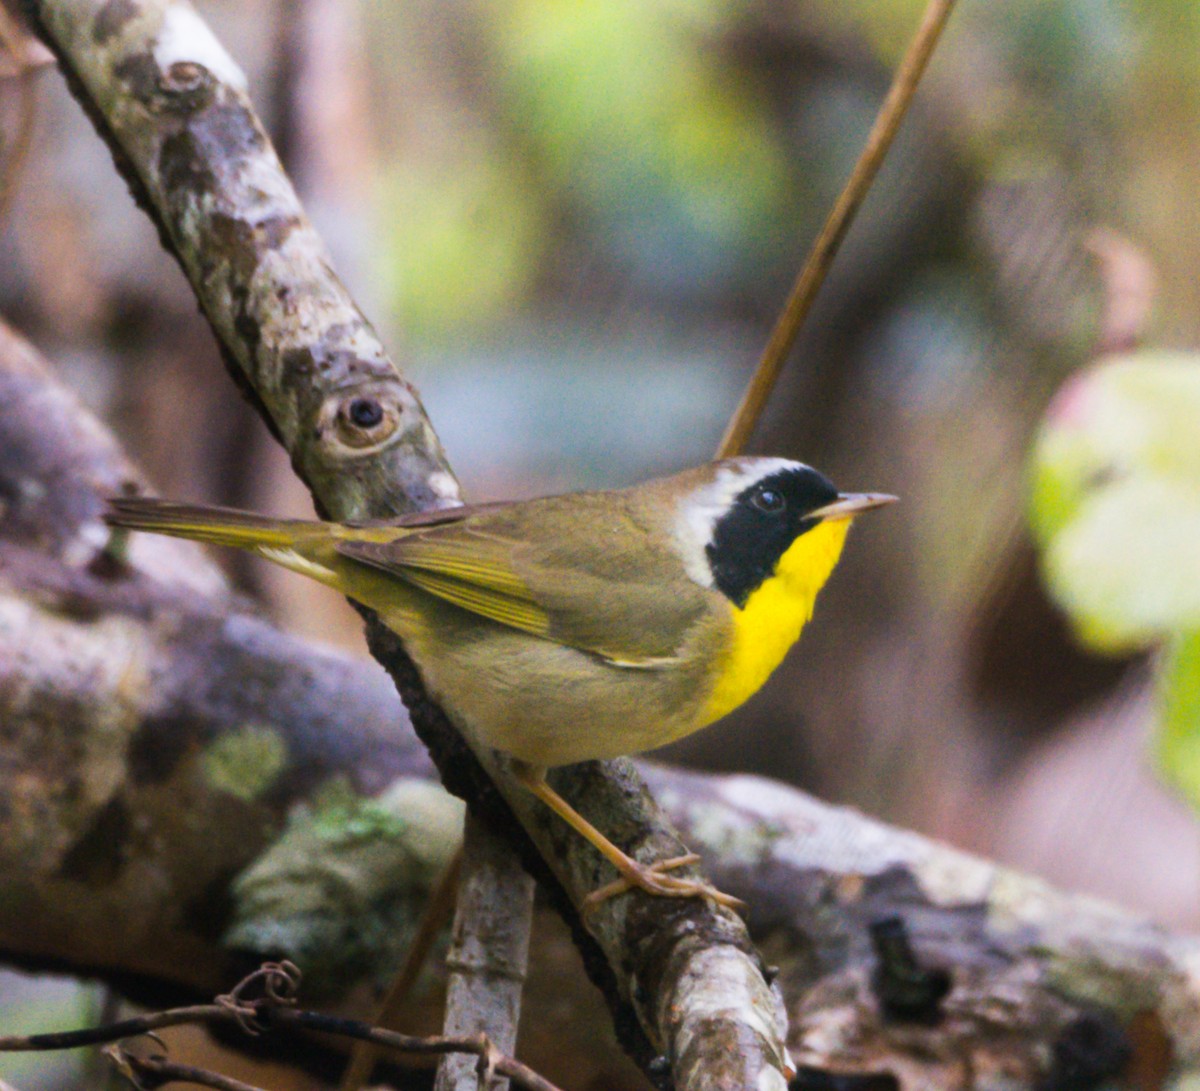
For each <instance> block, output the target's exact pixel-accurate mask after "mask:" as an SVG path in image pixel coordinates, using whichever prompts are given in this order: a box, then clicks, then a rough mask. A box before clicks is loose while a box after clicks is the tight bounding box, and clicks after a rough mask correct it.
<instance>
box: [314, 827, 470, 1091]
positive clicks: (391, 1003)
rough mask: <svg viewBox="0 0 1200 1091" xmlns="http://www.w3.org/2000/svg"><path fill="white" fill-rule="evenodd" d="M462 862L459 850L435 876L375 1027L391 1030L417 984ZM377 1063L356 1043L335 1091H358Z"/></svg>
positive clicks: (371, 1051) (368, 1048)
mask: <svg viewBox="0 0 1200 1091" xmlns="http://www.w3.org/2000/svg"><path fill="white" fill-rule="evenodd" d="M462 859H463V854H462V849H461V848H460V849H459V850H458V851H457V852H456V853H455V854H454V856H453V857H451V859H450V862H449V863H448V864H447V865H446V866H445V867H444V868H443V869H442V873H441V875H439V876H438V879H437V883H436V885H435V886H434V888H433V890H432V891H431V892H430V895H429V900H428V901H427V902H426V903H425V910H424V912H423V913H422V914H421V920H420V923H419V924H418V925H417V932H416V935H415V936H413V940H412V943H411V944H410V945H409V948H408V953H407V954H406V955H405V956H404V965H402V966H401V967H400V972H399V973H398V974H397V975H396V979H395V981H393V982H392V986H391V988H390V989H389V990H388V993H387V995H386V996H385V997H384V998H383V1002H382V1003H381V1004H380V1005H379V1010H378V1011H376V1013H375V1018H374V1019H373V1020H372V1021H373V1022H374V1023H375V1025H376V1026H379V1027H384V1028H387V1029H389V1030H390V1029H392V1026H393V1024H394V1023H395V1021H396V1017H397V1016H398V1015H399V1014H400V1009H401V1008H402V1007H403V1005H404V1002H405V1000H406V999H408V994H409V993H410V992H411V991H412V987H413V985H415V984H416V981H417V976H418V975H419V974H420V972H421V968H422V967H423V966H424V965H425V962H426V961H427V960H428V958H429V952H430V950H431V949H432V948H433V942H434V940H436V939H437V936H438V933H439V932H440V931H441V930H442V929H443V928H444V927H445V925H446V922H447V921H448V920H449V919H450V911H451V909H452V908H453V906H454V898H455V893H456V891H457V890H458V877H459V875H460V874H461V872H462ZM378 1059H379V1047H378V1046H374V1045H372V1044H371V1043H370V1042H356V1043H355V1044H354V1048H353V1049H352V1050H351V1051H350V1061H349V1063H348V1064H347V1065H346V1071H345V1072H343V1073H342V1079H341V1083H339V1084H338V1091H359V1089H360V1088H361V1087H362V1086H363V1084H365V1083H366V1082H367V1080H368V1078H369V1077H370V1075H371V1069H372V1068H374V1067H375V1062H376V1060H378Z"/></svg>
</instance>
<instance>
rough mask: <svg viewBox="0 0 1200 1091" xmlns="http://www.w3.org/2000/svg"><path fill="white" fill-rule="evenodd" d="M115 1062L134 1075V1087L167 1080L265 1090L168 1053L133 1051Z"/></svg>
mask: <svg viewBox="0 0 1200 1091" xmlns="http://www.w3.org/2000/svg"><path fill="white" fill-rule="evenodd" d="M113 1064H115V1065H116V1066H117V1070H118V1071H120V1072H121V1073H122V1075H124V1076H126V1077H127V1078H131V1079H133V1082H134V1086H135V1087H139V1088H141V1087H146V1086H149V1087H161V1086H162V1085H163V1084H166V1083H191V1084H196V1085H197V1086H198V1087H215V1088H216V1089H217V1091H263V1089H262V1088H261V1087H257V1086H255V1085H254V1084H251V1083H243V1082H242V1081H241V1080H235V1079H234V1078H233V1077H232V1076H222V1075H221V1073H219V1072H213V1071H212V1070H211V1069H207V1068H197V1067H196V1066H195V1065H191V1064H177V1063H176V1062H174V1061H168V1060H167V1059H166V1058H165V1057H138V1056H135V1055H134V1054H128V1053H125V1054H123V1055H122V1056H121V1057H120V1058H119V1059H117V1058H114V1059H113ZM141 1076H147V1077H149V1081H147V1083H145V1084H143V1083H142V1082H141V1080H140V1079H136V1077H141Z"/></svg>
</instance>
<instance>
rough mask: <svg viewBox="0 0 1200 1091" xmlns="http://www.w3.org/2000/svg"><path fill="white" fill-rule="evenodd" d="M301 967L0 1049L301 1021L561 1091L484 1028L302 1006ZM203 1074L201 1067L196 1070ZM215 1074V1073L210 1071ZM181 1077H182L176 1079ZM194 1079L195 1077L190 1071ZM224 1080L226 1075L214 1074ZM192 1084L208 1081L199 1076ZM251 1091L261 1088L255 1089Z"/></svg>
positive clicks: (533, 1087)
mask: <svg viewBox="0 0 1200 1091" xmlns="http://www.w3.org/2000/svg"><path fill="white" fill-rule="evenodd" d="M298 985H299V972H298V971H297V970H296V968H295V967H294V966H292V965H291V964H290V963H286V962H285V963H282V964H276V963H266V964H264V965H263V966H262V967H261V968H260V969H258V970H255V971H254V973H252V974H250V975H248V976H247V977H246V978H244V979H243V980H242V981H241V982H239V983H238V985H237V986H236V987H235V988H234V989H233V991H232V992H230V993H229V994H227V995H225V996H219V997H217V999H216V1002H215V1003H213V1004H197V1005H194V1006H192V1007H187V1008H171V1009H168V1010H167V1011H160V1012H151V1013H150V1014H148V1015H143V1016H140V1017H138V1018H135V1019H123V1020H121V1021H120V1022H119V1023H110V1024H109V1025H108V1026H103V1027H86V1028H84V1029H82V1030H71V1031H61V1032H58V1033H54V1034H23V1035H22V1034H14V1035H7V1036H4V1037H0V1053H16V1052H30V1051H46V1050H56V1049H78V1048H79V1047H80V1046H90V1045H99V1044H101V1043H107V1042H121V1041H124V1040H126V1039H129V1038H141V1037H145V1036H147V1035H152V1032H154V1031H155V1030H161V1029H162V1028H164V1027H176V1026H183V1025H184V1024H190V1023H203V1024H208V1023H232V1024H233V1025H235V1026H239V1027H241V1028H242V1030H244V1031H245V1032H246V1033H247V1034H261V1033H266V1032H269V1031H271V1030H273V1029H275V1028H276V1027H281V1026H287V1027H302V1028H304V1029H305V1030H309V1031H314V1032H317V1033H320V1034H328V1035H331V1036H335V1037H341V1038H351V1039H354V1040H356V1041H360V1042H371V1043H374V1044H375V1045H379V1046H382V1047H384V1048H385V1049H393V1050H396V1051H398V1052H401V1053H412V1054H418V1055H425V1056H429V1055H441V1054H445V1053H469V1054H472V1055H473V1056H476V1057H478V1058H479V1067H480V1071H481V1072H482V1073H484V1074H491V1073H493V1072H494V1073H496V1074H497V1075H500V1076H506V1077H508V1078H509V1079H510V1080H512V1081H513V1083H514V1084H516V1085H517V1086H518V1087H521V1088H524V1089H525V1091H560V1089H559V1088H558V1087H556V1086H555V1085H554V1084H552V1083H550V1081H549V1080H546V1079H544V1078H543V1077H541V1076H539V1075H538V1074H537V1073H536V1072H535V1071H534V1070H533V1069H532V1068H530V1067H529V1066H528V1065H525V1064H522V1063H521V1062H520V1061H518V1060H517V1059H516V1058H514V1057H510V1056H508V1055H507V1054H504V1053H501V1052H499V1050H497V1049H496V1048H495V1047H494V1046H493V1045H492V1042H491V1040H490V1039H489V1038H488V1036H487V1035H486V1034H472V1035H445V1034H432V1035H426V1036H417V1035H411V1034H401V1033H399V1032H398V1031H394V1030H382V1029H380V1028H379V1027H373V1026H370V1025H369V1024H367V1023H361V1022H359V1021H358V1020H357V1019H343V1018H340V1017H338V1016H333V1015H323V1014H322V1013H320V1012H315V1011H301V1010H298V1009H296V1008H295V1007H293V1006H292V1005H293V1004H294V1003H295V994H296V989H297V987H298ZM251 990H254V991H261V992H262V993H263V995H261V996H259V997H257V998H255V999H247V997H246V993H247V991H251ZM112 1056H113V1057H114V1059H115V1060H116V1061H117V1063H118V1065H119V1064H121V1063H129V1064H131V1065H133V1064H134V1061H135V1057H136V1055H135V1054H132V1053H129V1052H128V1051H126V1050H123V1049H122V1050H115V1051H114V1052H113V1054H112ZM159 1059H160V1060H162V1058H159ZM195 1071H197V1072H202V1071H203V1070H201V1069H197V1070H195ZM210 1075H212V1074H210ZM176 1078H179V1079H182V1078H184V1077H182V1076H181V1077H176ZM189 1078H190V1077H189ZM214 1078H219V1079H225V1077H215V1076H214ZM193 1082H202V1081H196V1080H193ZM207 1086H211V1087H219V1088H230V1089H234V1091H243V1089H244V1088H246V1086H247V1085H246V1084H238V1083H237V1082H236V1081H232V1082H226V1083H211V1082H210V1083H209V1084H207ZM250 1091H255V1089H253V1088H251V1089H250Z"/></svg>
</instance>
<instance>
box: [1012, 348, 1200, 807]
mask: <svg viewBox="0 0 1200 1091" xmlns="http://www.w3.org/2000/svg"><path fill="white" fill-rule="evenodd" d="M1198 433H1200V357H1197V356H1193V355H1187V354H1183V353H1164V352H1155V353H1139V354H1137V355H1132V356H1127V357H1120V358H1114V359H1110V360H1104V361H1101V362H1100V363H1099V364H1097V365H1096V366H1094V367H1093V368H1091V369H1089V370H1088V371H1086V372H1083V373H1082V374H1080V375H1078V376H1076V377H1075V378H1073V379H1072V380H1071V382H1070V383H1068V384H1067V386H1066V387H1065V388H1064V389H1063V390H1062V391H1061V392H1060V394H1059V395H1058V396H1057V397H1056V398H1055V400H1054V402H1053V403H1052V404H1051V406H1050V409H1049V411H1048V413H1047V415H1046V420H1045V422H1044V423H1043V426H1042V429H1041V433H1040V434H1039V436H1038V438H1037V441H1036V443H1035V445H1034V450H1033V456H1032V460H1031V466H1030V485H1031V488H1030V523H1031V526H1032V528H1033V532H1034V535H1035V537H1036V539H1037V541H1038V544H1039V546H1040V548H1041V561H1042V570H1043V573H1044V575H1045V577H1046V584H1047V586H1048V588H1049V590H1050V593H1051V594H1052V595H1053V597H1054V598H1055V599H1056V600H1057V602H1058V603H1059V605H1061V606H1062V607H1063V609H1064V610H1065V611H1066V612H1067V614H1068V615H1069V616H1070V618H1071V620H1072V623H1073V624H1074V626H1075V630H1076V632H1077V633H1078V635H1079V637H1080V638H1081V640H1083V642H1084V643H1086V644H1087V645H1089V646H1090V647H1092V648H1093V649H1097V650H1099V651H1107V652H1129V651H1136V650H1139V649H1144V648H1151V647H1154V646H1156V645H1159V644H1165V645H1166V647H1167V654H1166V655H1165V657H1164V659H1163V661H1162V663H1161V665H1160V667H1159V671H1158V678H1157V684H1158V695H1159V729H1158V734H1157V739H1156V748H1157V752H1158V758H1159V762H1160V764H1161V766H1162V769H1163V771H1164V774H1165V776H1166V777H1167V779H1168V780H1170V781H1171V782H1172V783H1173V784H1174V785H1175V786H1176V787H1178V788H1179V789H1180V790H1181V791H1182V792H1183V793H1184V794H1185V795H1186V796H1187V798H1188V799H1189V800H1190V801H1191V802H1192V804H1193V806H1200V443H1198V442H1197V434H1198Z"/></svg>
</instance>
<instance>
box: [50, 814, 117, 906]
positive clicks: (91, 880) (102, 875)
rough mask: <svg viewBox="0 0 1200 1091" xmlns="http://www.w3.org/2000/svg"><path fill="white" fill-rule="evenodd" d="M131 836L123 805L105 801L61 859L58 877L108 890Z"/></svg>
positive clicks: (114, 878) (115, 876)
mask: <svg viewBox="0 0 1200 1091" xmlns="http://www.w3.org/2000/svg"><path fill="white" fill-rule="evenodd" d="M131 833H132V824H131V823H130V821H129V810H128V808H127V807H126V806H125V803H124V801H123V800H121V799H120V798H117V799H111V800H109V802H108V803H106V804H105V805H104V806H103V807H102V808H100V812H99V813H98V814H97V815H96V818H95V820H94V821H93V822H92V824H91V826H90V827H89V828H88V830H87V832H86V833H84V835H83V836H82V837H81V838H80V839H79V840H78V841H76V842H75V844H74V845H73V846H72V847H71V849H70V851H69V852H68V853H67V855H66V856H65V857H64V858H63V862H62V866H61V867H60V868H59V877H60V878H63V879H69V880H72V881H74V882H79V883H85V884H86V885H88V886H96V887H99V886H108V885H109V884H110V883H112V882H114V881H115V880H116V878H117V876H118V875H119V874H120V871H121V866H122V864H123V863H124V862H125V850H126V847H127V845H128V842H129V837H130V834H131Z"/></svg>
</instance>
